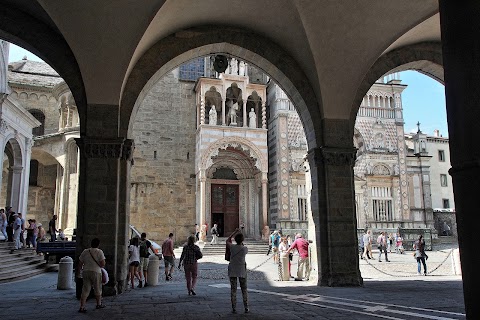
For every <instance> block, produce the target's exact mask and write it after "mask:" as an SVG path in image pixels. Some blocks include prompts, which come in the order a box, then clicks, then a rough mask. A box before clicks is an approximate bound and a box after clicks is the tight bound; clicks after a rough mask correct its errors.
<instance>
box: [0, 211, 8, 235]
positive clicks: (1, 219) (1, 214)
mask: <svg viewBox="0 0 480 320" xmlns="http://www.w3.org/2000/svg"><path fill="white" fill-rule="evenodd" d="M0 231H1V232H2V234H3V237H4V240H3V241H4V242H6V241H7V240H8V234H7V215H6V214H5V209H0Z"/></svg>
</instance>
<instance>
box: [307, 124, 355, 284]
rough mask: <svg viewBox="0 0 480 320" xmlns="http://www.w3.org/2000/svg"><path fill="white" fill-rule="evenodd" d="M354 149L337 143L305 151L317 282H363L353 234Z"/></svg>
mask: <svg viewBox="0 0 480 320" xmlns="http://www.w3.org/2000/svg"><path fill="white" fill-rule="evenodd" d="M347 131H348V130H347ZM352 136H353V134H352ZM355 152H356V150H355V148H340V147H320V148H315V149H312V150H310V151H309V152H308V162H309V164H310V169H311V178H312V193H311V204H312V217H313V220H314V222H315V229H316V230H315V240H316V244H317V259H318V284H319V285H321V286H360V285H362V283H363V279H362V277H361V276H360V269H359V262H358V249H357V236H356V227H357V223H356V217H355V190H354V181H353V166H354V162H355Z"/></svg>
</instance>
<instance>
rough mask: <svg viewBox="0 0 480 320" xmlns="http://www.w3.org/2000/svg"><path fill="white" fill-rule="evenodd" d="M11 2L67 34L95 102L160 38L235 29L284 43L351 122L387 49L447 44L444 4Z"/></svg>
mask: <svg viewBox="0 0 480 320" xmlns="http://www.w3.org/2000/svg"><path fill="white" fill-rule="evenodd" d="M6 1H7V2H8V3H9V4H11V5H12V6H16V7H18V8H19V9H20V10H24V11H28V13H29V14H30V15H32V16H34V17H35V18H37V19H39V20H41V21H45V24H47V25H48V26H50V27H52V29H54V30H55V32H58V33H59V34H60V35H61V36H62V37H63V38H64V39H65V41H66V43H68V45H69V47H70V49H71V51H72V52H73V55H74V56H75V59H76V61H77V63H78V66H79V69H80V72H81V75H82V79H83V83H84V86H85V93H86V98H87V101H88V103H89V104H107V105H115V104H118V103H119V101H120V97H121V92H122V88H123V86H124V82H125V80H126V79H128V75H129V72H130V70H132V68H133V67H134V66H135V63H136V61H138V59H139V58H140V57H141V56H142V54H143V53H145V52H146V51H147V50H148V49H149V48H151V47H152V46H153V45H154V44H155V43H157V42H158V41H159V40H161V39H163V38H165V37H167V36H168V35H171V34H175V33H178V32H179V31H181V30H183V29H186V28H191V27H196V26H202V25H213V26H215V25H223V26H225V25H228V26H233V27H237V28H242V29H244V30H250V31H251V32H254V33H256V34H259V35H261V36H263V37H266V38H268V39H270V40H271V41H272V42H275V43H277V44H278V45H279V46H281V47H282V48H283V49H284V50H285V51H286V52H287V53H288V54H289V55H290V56H291V57H293V58H294V59H295V60H296V61H297V62H298V64H299V66H300V68H301V69H302V71H303V72H304V73H305V76H306V77H307V78H308V80H309V81H310V83H311V85H312V88H313V89H314V91H315V92H316V95H317V98H318V99H319V100H321V103H319V104H318V105H319V106H323V108H324V110H323V112H322V114H323V116H324V117H325V118H332V119H333V118H337V119H348V118H349V115H350V109H351V105H352V101H353V100H354V98H355V94H356V92H357V88H358V86H359V85H360V84H361V82H362V79H363V78H364V76H365V74H366V73H367V72H368V70H369V68H370V67H371V66H372V65H373V64H374V63H375V61H376V60H377V59H378V58H379V57H380V56H381V55H382V53H386V52H388V51H391V50H394V49H395V48H398V47H400V46H404V45H408V44H412V43H415V42H418V41H440V33H439V27H438V24H439V21H438V15H437V13H438V0H422V1H418V0H405V1H384V0H359V1H331V0H317V1H307V0H275V1H266V0H264V1H261V0H243V1H219V0H203V1H189V0H168V1H164V0H150V1H131V0H116V1H113V2H112V1H92V0H90V1H77V0H64V1H47V0H38V1H33V0H32V1H24V0H19V1H17V2H15V1H12V0H6ZM38 4H40V5H41V8H43V10H44V11H41V10H40V6H38ZM181 36H182V34H181V33H178V37H181ZM267 71H268V70H267ZM339 93H341V94H339Z"/></svg>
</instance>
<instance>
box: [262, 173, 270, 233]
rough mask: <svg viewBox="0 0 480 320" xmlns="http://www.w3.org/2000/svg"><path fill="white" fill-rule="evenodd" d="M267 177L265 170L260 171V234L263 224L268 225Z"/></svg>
mask: <svg viewBox="0 0 480 320" xmlns="http://www.w3.org/2000/svg"><path fill="white" fill-rule="evenodd" d="M268 225H269V223H268V178H267V172H262V223H261V224H260V234H262V230H263V228H264V227H265V226H268Z"/></svg>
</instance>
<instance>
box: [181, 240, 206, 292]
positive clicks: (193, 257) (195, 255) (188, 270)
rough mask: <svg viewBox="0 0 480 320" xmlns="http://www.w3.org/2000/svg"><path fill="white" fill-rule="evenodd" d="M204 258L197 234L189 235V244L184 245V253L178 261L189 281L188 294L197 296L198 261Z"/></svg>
mask: <svg viewBox="0 0 480 320" xmlns="http://www.w3.org/2000/svg"><path fill="white" fill-rule="evenodd" d="M201 258H202V251H200V247H199V246H197V245H196V244H195V236H189V237H188V239H187V244H186V245H184V246H183V250H182V255H181V256H180V261H179V262H178V269H180V268H181V266H182V263H183V269H184V271H185V280H186V281H187V290H188V295H193V296H196V295H197V293H196V292H195V285H196V284H197V273H198V263H197V260H198V259H201Z"/></svg>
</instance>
